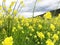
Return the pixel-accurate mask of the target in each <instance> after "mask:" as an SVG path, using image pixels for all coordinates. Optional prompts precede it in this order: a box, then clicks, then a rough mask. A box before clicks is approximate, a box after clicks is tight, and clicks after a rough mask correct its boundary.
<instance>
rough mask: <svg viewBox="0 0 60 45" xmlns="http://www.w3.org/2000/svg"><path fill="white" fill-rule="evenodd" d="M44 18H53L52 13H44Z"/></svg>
mask: <svg viewBox="0 0 60 45" xmlns="http://www.w3.org/2000/svg"><path fill="white" fill-rule="evenodd" d="M44 18H45V19H51V18H52V14H51V13H50V12H47V13H46V14H45V15H44Z"/></svg>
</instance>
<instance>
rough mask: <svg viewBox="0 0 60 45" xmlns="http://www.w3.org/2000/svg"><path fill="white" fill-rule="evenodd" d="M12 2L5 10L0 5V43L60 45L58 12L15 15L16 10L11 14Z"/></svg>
mask: <svg viewBox="0 0 60 45" xmlns="http://www.w3.org/2000/svg"><path fill="white" fill-rule="evenodd" d="M3 2H5V0H3ZM13 4H14V2H12V4H11V5H10V8H8V10H7V11H6V6H3V7H2V6H0V45H60V14H59V15H58V16H57V17H52V14H51V12H47V13H46V14H44V16H43V17H40V16H37V17H35V18H32V17H31V18H25V17H21V16H16V14H17V11H16V10H13V13H12V14H11V11H12V9H11V6H13ZM6 12H7V13H6Z"/></svg>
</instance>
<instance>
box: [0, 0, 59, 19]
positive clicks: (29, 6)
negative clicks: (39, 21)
mask: <svg viewBox="0 0 60 45" xmlns="http://www.w3.org/2000/svg"><path fill="white" fill-rule="evenodd" d="M12 1H16V0H6V6H9V5H10V3H11V2H12ZM23 1H24V4H25V7H23V8H22V9H21V11H20V14H21V15H22V16H24V17H27V18H28V17H32V14H33V13H32V11H33V8H34V4H35V1H36V0H23ZM19 2H20V0H18V3H17V6H18V4H19ZM1 4H2V0H1V1H0V5H1ZM17 6H16V8H17ZM59 8H60V0H40V1H39V2H37V3H36V8H35V13H34V16H38V15H41V14H44V13H45V12H47V11H51V10H55V9H59Z"/></svg>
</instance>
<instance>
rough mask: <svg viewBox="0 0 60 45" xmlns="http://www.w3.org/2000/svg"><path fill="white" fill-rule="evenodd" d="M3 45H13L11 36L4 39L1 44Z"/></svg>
mask: <svg viewBox="0 0 60 45" xmlns="http://www.w3.org/2000/svg"><path fill="white" fill-rule="evenodd" d="M2 44H3V45H13V38H12V36H10V37H7V38H5V39H4V41H3V42H2Z"/></svg>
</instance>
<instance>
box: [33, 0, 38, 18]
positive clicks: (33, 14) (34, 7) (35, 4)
mask: <svg viewBox="0 0 60 45" xmlns="http://www.w3.org/2000/svg"><path fill="white" fill-rule="evenodd" d="M36 3H37V0H36V1H35V4H34V8H33V15H32V18H33V17H34V11H35V8H36Z"/></svg>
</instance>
